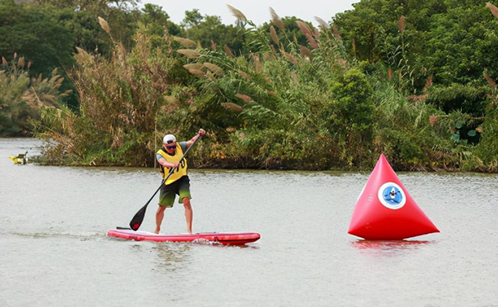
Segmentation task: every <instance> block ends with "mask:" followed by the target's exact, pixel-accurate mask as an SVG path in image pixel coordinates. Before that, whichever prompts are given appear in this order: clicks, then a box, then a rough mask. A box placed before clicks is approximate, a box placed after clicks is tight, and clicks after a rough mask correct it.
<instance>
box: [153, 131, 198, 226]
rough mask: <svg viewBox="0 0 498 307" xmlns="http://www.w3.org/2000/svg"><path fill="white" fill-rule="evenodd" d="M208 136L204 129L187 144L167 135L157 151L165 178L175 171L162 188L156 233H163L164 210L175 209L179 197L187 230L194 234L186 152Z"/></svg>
mask: <svg viewBox="0 0 498 307" xmlns="http://www.w3.org/2000/svg"><path fill="white" fill-rule="evenodd" d="M204 134H206V131H204V129H199V132H198V133H197V134H196V135H195V136H194V137H193V138H192V139H191V140H190V141H185V142H177V141H176V137H175V136H174V135H172V134H167V135H165V136H164V138H163V146H162V148H161V149H159V150H158V151H157V154H156V158H157V162H158V163H159V165H160V166H161V172H162V174H163V178H167V176H168V175H169V173H170V171H171V168H174V171H173V173H172V174H171V175H169V177H168V179H167V180H166V182H164V184H163V185H162V186H161V190H160V193H159V204H158V205H159V208H158V209H157V212H156V230H155V233H159V232H160V231H161V224H162V222H163V218H164V210H166V208H171V207H173V203H174V202H175V197H176V195H178V196H179V199H178V203H180V204H181V203H183V206H184V207H185V219H186V220H187V229H188V232H189V233H192V220H193V216H194V213H193V211H192V205H191V204H190V199H191V198H192V197H191V196H190V180H189V178H188V173H187V160H186V159H185V158H183V159H182V160H181V161H180V159H181V158H182V157H183V155H184V152H185V151H186V150H187V148H189V147H190V146H191V145H192V144H193V143H194V142H195V141H196V140H197V139H198V138H200V137H201V136H202V135H204Z"/></svg>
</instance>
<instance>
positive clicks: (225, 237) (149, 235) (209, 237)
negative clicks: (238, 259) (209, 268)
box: [107, 229, 260, 245]
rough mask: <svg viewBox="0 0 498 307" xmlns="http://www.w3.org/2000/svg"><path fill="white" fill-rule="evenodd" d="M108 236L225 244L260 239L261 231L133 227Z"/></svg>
mask: <svg viewBox="0 0 498 307" xmlns="http://www.w3.org/2000/svg"><path fill="white" fill-rule="evenodd" d="M107 236H109V237H115V238H120V239H125V240H135V241H153V242H209V243H216V244H223V245H243V244H246V243H252V242H255V241H257V240H259V238H260V235H259V233H255V232H241V233H222V232H206V233H195V234H178V235H166V234H155V233H153V232H147V231H133V230H131V229H111V230H109V231H108V232H107Z"/></svg>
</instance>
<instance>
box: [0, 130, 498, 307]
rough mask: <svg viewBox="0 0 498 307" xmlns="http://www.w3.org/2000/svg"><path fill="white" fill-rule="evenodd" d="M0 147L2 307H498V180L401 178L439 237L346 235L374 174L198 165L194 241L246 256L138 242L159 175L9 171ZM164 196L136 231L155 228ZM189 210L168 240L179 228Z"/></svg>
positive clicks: (177, 215) (175, 221)
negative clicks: (129, 230) (246, 236)
mask: <svg viewBox="0 0 498 307" xmlns="http://www.w3.org/2000/svg"><path fill="white" fill-rule="evenodd" d="M38 144H39V143H38V142H37V141H34V140H30V139H28V140H26V139H0V248H1V249H0V250H1V253H0V278H1V279H2V282H1V283H0V306H53V307H57V306H92V307H93V306H129V305H134V306H498V291H497V290H496V289H498V277H497V276H498V265H497V260H498V240H497V237H496V235H497V230H498V226H497V225H498V207H497V206H498V202H497V198H498V176H497V175H483V174H432V173H399V174H398V175H399V178H400V180H401V181H402V182H403V185H404V186H405V187H406V188H407V189H408V191H409V193H410V195H411V196H412V197H413V199H414V200H415V201H416V202H417V204H418V205H419V207H420V208H421V209H422V210H423V211H424V212H425V214H426V215H427V216H428V217H429V218H430V219H431V221H433V222H434V224H435V225H436V226H437V227H438V228H439V229H440V231H441V233H438V234H431V235H426V236H419V237H416V238H412V239H410V240H405V241H364V240H361V239H359V238H356V237H354V236H351V235H349V234H347V229H348V226H349V222H350V219H351V216H352V212H353V209H354V205H355V202H356V199H357V197H358V195H359V194H360V192H361V190H362V188H363V186H364V185H365V183H366V180H367V178H368V175H369V174H368V173H334V172H275V171H273V172H270V171H215V170H192V171H191V173H190V177H191V190H192V194H193V199H192V204H193V207H194V231H195V232H206V231H210V232H212V231H216V232H228V231H237V232H246V231H251V232H259V233H260V234H261V239H260V240H259V241H258V242H256V243H254V244H250V245H247V246H246V247H221V246H211V245H200V244H179V243H152V242H129V241H121V240H116V239H111V238H108V237H107V236H106V232H107V230H109V229H111V228H114V227H116V226H126V225H127V224H128V222H129V221H130V219H131V218H132V217H133V215H134V214H135V213H136V212H137V211H138V210H139V209H140V208H141V207H142V206H143V205H144V204H145V202H146V201H147V200H148V199H149V198H150V196H151V195H152V194H153V193H154V191H155V190H156V189H157V187H158V185H159V183H160V176H159V173H158V171H157V170H153V169H130V168H77V167H49V166H37V165H34V164H28V165H23V166H19V165H14V164H13V163H12V161H10V160H9V159H8V156H10V155H17V154H19V153H24V152H25V151H26V150H29V153H28V156H29V155H30V154H35V153H36V151H37V150H38V149H37V145H38ZM156 200H157V198H156V199H154V200H153V202H152V203H151V204H150V205H149V208H148V211H147V215H146V218H145V221H144V224H143V225H142V227H141V230H148V231H152V230H153V229H154V212H155V209H156V204H155V203H156ZM183 214H184V211H183V208H182V206H180V205H178V204H175V207H174V208H173V209H168V210H166V217H165V220H164V223H163V230H164V232H165V233H171V234H173V233H184V232H185V231H186V225H185V220H184V215H183Z"/></svg>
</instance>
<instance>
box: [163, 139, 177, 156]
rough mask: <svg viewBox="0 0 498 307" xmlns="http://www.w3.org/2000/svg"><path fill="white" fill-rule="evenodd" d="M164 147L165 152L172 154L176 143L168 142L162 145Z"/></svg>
mask: <svg viewBox="0 0 498 307" xmlns="http://www.w3.org/2000/svg"><path fill="white" fill-rule="evenodd" d="M164 147H165V148H166V151H167V152H169V153H174V152H175V149H176V142H174V141H168V143H164Z"/></svg>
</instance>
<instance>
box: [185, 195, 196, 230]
mask: <svg viewBox="0 0 498 307" xmlns="http://www.w3.org/2000/svg"><path fill="white" fill-rule="evenodd" d="M183 206H184V207H185V219H186V220H187V229H188V233H190V234H191V233H192V220H193V219H194V211H193V210H192V205H191V204H190V199H189V198H188V197H185V198H184V199H183Z"/></svg>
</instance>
